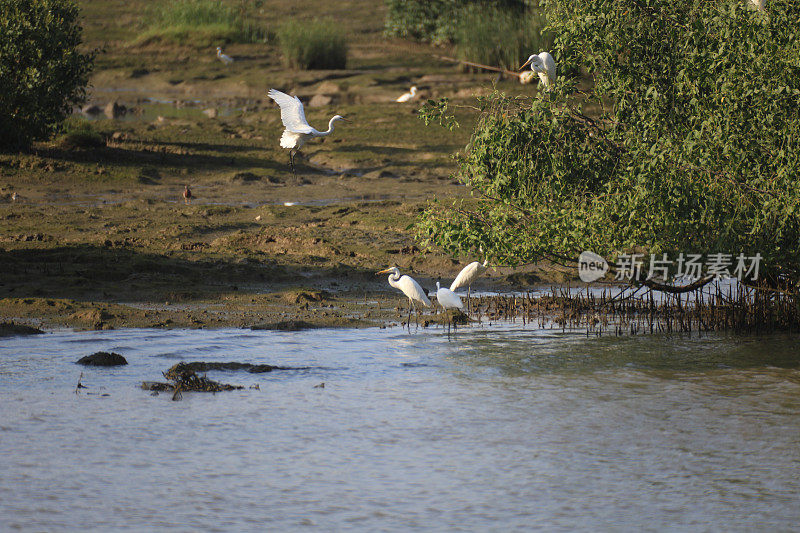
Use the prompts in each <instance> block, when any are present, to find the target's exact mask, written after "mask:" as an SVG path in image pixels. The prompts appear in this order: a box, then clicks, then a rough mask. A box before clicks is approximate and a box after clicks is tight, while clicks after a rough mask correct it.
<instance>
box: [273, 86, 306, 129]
mask: <svg viewBox="0 0 800 533" xmlns="http://www.w3.org/2000/svg"><path fill="white" fill-rule="evenodd" d="M267 96H269V97H270V98H272V99H273V100H275V101H276V102H277V103H278V105H279V106H280V108H281V121H283V125H284V126H285V127H286V129H287V130H289V131H293V132H295V133H311V132H312V131H313V130H314V128H312V127H311V126H309V125H308V121H307V120H306V114H305V112H304V111H303V103H302V102H301V101H300V99H299V98H298V97H296V96H289V95H288V94H286V93H282V92H280V91H276V90H275V89H270V90H269V92H268V93H267Z"/></svg>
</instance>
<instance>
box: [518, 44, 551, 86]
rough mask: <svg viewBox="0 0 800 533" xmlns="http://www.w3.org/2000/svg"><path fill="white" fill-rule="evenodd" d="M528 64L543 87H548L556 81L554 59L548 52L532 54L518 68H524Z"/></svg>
mask: <svg viewBox="0 0 800 533" xmlns="http://www.w3.org/2000/svg"><path fill="white" fill-rule="evenodd" d="M528 64H530V66H531V70H532V71H534V72H535V73H537V74H538V75H539V79H540V80H541V81H542V83H543V84H544V88H545V89H549V88H550V86H551V85H553V84H554V83H555V82H556V61H555V59H553V56H551V55H550V54H549V53H548V52H542V53H540V54H539V55H535V54H534V55H532V56H531V57H529V58H528V60H527V61H526V62H525V64H524V65H522V66H521V67H519V69H520V70H522V69H524V68H525V67H527V66H528Z"/></svg>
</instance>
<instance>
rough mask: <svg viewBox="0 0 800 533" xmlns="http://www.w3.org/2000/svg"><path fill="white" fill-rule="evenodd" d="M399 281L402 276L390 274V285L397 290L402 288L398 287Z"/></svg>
mask: <svg viewBox="0 0 800 533" xmlns="http://www.w3.org/2000/svg"><path fill="white" fill-rule="evenodd" d="M398 281H400V274H389V285H391V286H392V287H394V288H395V289H399V288H400V287H398V286H397V282H398Z"/></svg>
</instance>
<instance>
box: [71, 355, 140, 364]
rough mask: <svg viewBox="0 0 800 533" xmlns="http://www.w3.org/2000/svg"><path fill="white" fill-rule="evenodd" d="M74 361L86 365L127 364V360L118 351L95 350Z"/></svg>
mask: <svg viewBox="0 0 800 533" xmlns="http://www.w3.org/2000/svg"><path fill="white" fill-rule="evenodd" d="M75 363H76V364H79V365H87V366H119V365H127V364H128V361H126V360H125V358H124V357H122V356H121V355H120V354H118V353H114V352H96V353H93V354H92V355H87V356H84V357H81V358H80V359H78V360H77V361H75Z"/></svg>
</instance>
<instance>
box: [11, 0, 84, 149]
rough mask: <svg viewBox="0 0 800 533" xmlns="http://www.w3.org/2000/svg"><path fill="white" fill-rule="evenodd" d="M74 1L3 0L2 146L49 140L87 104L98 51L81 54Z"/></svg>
mask: <svg viewBox="0 0 800 533" xmlns="http://www.w3.org/2000/svg"><path fill="white" fill-rule="evenodd" d="M81 31H82V29H81V26H80V24H79V22H78V8H77V6H76V5H75V3H74V2H72V1H71V0H2V2H0V88H1V89H0V148H5V149H9V148H22V147H26V146H28V145H30V143H31V142H32V141H34V140H40V139H45V138H47V137H48V136H49V135H50V134H51V133H53V131H55V130H56V129H57V128H58V125H59V124H60V123H61V122H62V121H63V120H64V118H65V117H67V116H68V115H69V114H71V113H72V109H73V106H75V105H77V104H80V103H81V102H83V100H84V98H85V87H86V84H87V82H88V75H89V72H90V70H91V68H92V62H93V60H94V53H93V52H90V53H81V51H80V50H79V46H80V44H81Z"/></svg>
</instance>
